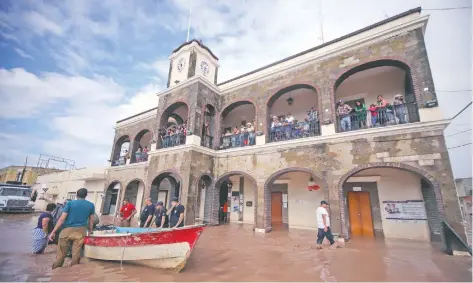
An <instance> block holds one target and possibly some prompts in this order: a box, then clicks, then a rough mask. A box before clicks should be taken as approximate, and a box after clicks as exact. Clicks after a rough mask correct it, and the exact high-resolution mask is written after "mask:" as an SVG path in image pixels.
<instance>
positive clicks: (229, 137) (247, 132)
mask: <svg viewBox="0 0 473 283" xmlns="http://www.w3.org/2000/svg"><path fill="white" fill-rule="evenodd" d="M254 125H255V122H254V121H253V122H252V123H250V122H248V123H245V121H242V123H241V125H240V127H238V126H235V127H233V128H231V129H226V130H225V133H223V134H222V136H221V143H220V149H226V148H232V147H243V146H250V145H254V144H255V142H256V132H255V127H254Z"/></svg>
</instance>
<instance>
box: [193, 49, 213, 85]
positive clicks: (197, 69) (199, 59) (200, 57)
mask: <svg viewBox="0 0 473 283" xmlns="http://www.w3.org/2000/svg"><path fill="white" fill-rule="evenodd" d="M203 61H205V62H207V64H208V65H209V73H208V74H207V75H205V76H204V74H203V73H202V69H201V68H200V64H201V63H202V62H203ZM215 67H216V66H215V63H214V62H213V60H212V59H211V58H210V56H208V55H205V54H202V53H200V52H197V62H196V65H195V75H196V76H199V75H200V76H202V77H204V78H205V79H207V80H208V81H209V82H211V83H214V80H215Z"/></svg>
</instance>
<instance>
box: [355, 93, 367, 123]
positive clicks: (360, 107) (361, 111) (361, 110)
mask: <svg viewBox="0 0 473 283" xmlns="http://www.w3.org/2000/svg"><path fill="white" fill-rule="evenodd" d="M355 113H356V116H355V117H356V123H357V127H358V128H360V129H361V128H365V127H366V114H367V113H366V105H365V104H364V103H363V102H361V101H360V100H358V101H356V102H355Z"/></svg>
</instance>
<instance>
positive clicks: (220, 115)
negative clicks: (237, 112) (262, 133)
mask: <svg viewBox="0 0 473 283" xmlns="http://www.w3.org/2000/svg"><path fill="white" fill-rule="evenodd" d="M243 105H252V106H253V109H254V121H255V125H258V109H257V107H256V105H257V104H256V103H255V102H254V101H252V100H250V99H242V100H235V101H232V102H229V103H227V104H226V105H225V106H224V107H222V110H221V111H220V112H219V113H218V115H217V131H216V133H217V135H216V137H218V139H217V140H216V143H215V144H216V145H220V137H221V135H222V134H223V122H224V120H225V118H226V117H227V115H228V114H229V113H230V112H231V111H232V110H234V109H235V108H237V107H239V106H243ZM247 122H250V121H247ZM255 125H253V126H255ZM232 126H235V125H232ZM256 129H257V127H255V131H257V130H256Z"/></svg>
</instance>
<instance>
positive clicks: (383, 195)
mask: <svg viewBox="0 0 473 283" xmlns="http://www.w3.org/2000/svg"><path fill="white" fill-rule="evenodd" d="M397 165H398V164H393V165H389V164H379V165H376V164H374V165H373V166H371V167H367V168H366V167H365V168H363V169H360V170H356V169H354V170H352V171H350V172H349V173H347V174H346V175H344V176H343V177H342V178H341V180H340V183H339V194H340V197H341V199H340V205H341V206H343V207H344V208H345V209H344V211H345V214H344V215H342V220H344V221H342V223H344V224H343V225H342V229H343V230H344V231H345V232H344V234H345V235H346V237H347V238H358V237H386V238H405V239H415V240H421V241H441V240H442V239H443V235H442V226H441V221H442V219H443V206H442V204H441V203H440V204H439V203H438V202H437V199H439V198H438V197H437V195H438V194H439V193H440V192H439V189H438V184H434V183H432V180H433V178H430V176H429V177H428V178H427V175H426V174H423V173H422V172H421V171H420V170H419V169H417V168H415V167H412V166H407V165H402V166H397Z"/></svg>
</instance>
